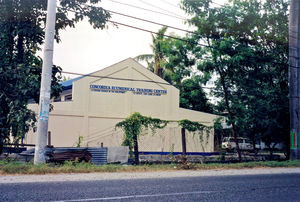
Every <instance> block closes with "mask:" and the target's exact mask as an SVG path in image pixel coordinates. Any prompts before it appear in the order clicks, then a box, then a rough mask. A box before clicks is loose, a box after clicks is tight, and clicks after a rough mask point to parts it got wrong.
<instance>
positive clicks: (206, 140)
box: [25, 58, 217, 152]
mask: <svg viewBox="0 0 300 202" xmlns="http://www.w3.org/2000/svg"><path fill="white" fill-rule="evenodd" d="M62 85H63V87H64V91H63V92H62V94H61V97H60V98H56V99H55V100H54V101H53V102H52V105H53V110H52V111H51V112H50V116H49V131H51V143H52V145H54V146H55V147H71V146H76V145H77V144H78V141H79V137H81V138H80V139H81V143H80V144H81V146H92V147H95V146H102V145H103V146H120V145H121V143H122V140H123V137H124V132H123V131H122V130H120V129H115V125H116V124H117V123H118V122H120V121H122V120H124V119H125V118H126V117H128V116H130V114H132V113H134V112H139V113H141V114H142V115H144V116H151V117H153V118H159V119H162V120H168V121H170V123H169V124H168V126H167V127H166V128H164V129H159V130H157V131H156V133H154V134H153V133H152V132H151V130H149V131H147V130H145V131H144V132H143V135H142V136H141V137H140V139H139V150H140V151H145V152H146V151H149V152H181V151H182V149H181V128H180V127H179V126H178V123H177V121H179V120H183V119H188V120H191V121H197V122H199V123H201V124H204V125H206V126H213V122H214V120H215V119H216V118H217V116H216V115H213V114H208V113H203V112H198V111H193V110H188V109H183V108H180V107H179V90H178V89H176V88H175V87H173V86H172V85H170V84H169V83H168V82H166V81H165V80H163V79H161V78H160V77H158V76H157V75H155V74H154V73H152V72H151V71H149V70H147V69H146V68H145V67H144V66H142V65H141V64H139V63H138V62H136V61H135V60H133V59H131V58H128V59H126V60H123V61H121V62H119V63H117V64H114V65H112V66H109V67H107V68H105V69H102V70H100V71H97V72H94V73H91V74H89V75H85V76H81V77H78V78H76V79H72V80H69V81H66V82H63V83H62ZM29 108H30V109H32V110H34V111H36V112H37V111H38V106H37V104H30V105H29ZM35 136H36V135H35V133H34V132H33V131H30V132H29V133H28V134H27V135H26V138H25V141H26V143H28V144H29V143H30V144H34V143H35V138H36V137H35ZM186 142H187V152H213V150H214V131H213V129H212V130H211V131H210V133H209V134H208V135H207V134H203V135H200V134H198V133H195V134H189V133H187V135H186Z"/></svg>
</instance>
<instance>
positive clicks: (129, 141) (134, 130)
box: [116, 112, 168, 165]
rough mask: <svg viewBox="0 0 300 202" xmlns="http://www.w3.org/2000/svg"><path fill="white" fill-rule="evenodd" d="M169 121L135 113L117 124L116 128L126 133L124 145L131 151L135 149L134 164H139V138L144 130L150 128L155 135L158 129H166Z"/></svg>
mask: <svg viewBox="0 0 300 202" xmlns="http://www.w3.org/2000/svg"><path fill="white" fill-rule="evenodd" d="M167 123H168V121H164V120H160V119H156V118H151V117H146V116H142V115H141V114H140V113H138V112H135V113H133V114H131V115H130V116H129V117H127V118H126V119H125V120H124V121H121V122H119V123H117V124H116V128H121V129H122V130H123V131H124V132H125V135H124V139H123V143H122V145H124V146H128V147H129V150H130V151H132V149H134V162H135V164H136V165H138V164H139V147H138V138H139V136H140V135H141V132H142V130H143V129H147V128H150V129H151V130H152V132H153V133H154V132H155V130H156V129H162V128H164V127H166V125H167Z"/></svg>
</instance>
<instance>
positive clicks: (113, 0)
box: [108, 0, 186, 20]
mask: <svg viewBox="0 0 300 202" xmlns="http://www.w3.org/2000/svg"><path fill="white" fill-rule="evenodd" d="M108 1H111V2H114V3H118V4H121V5H125V6H129V7H133V8H137V9H141V10H145V11H149V12H152V13H157V14H161V15H165V16H169V17H173V18H177V19H180V20H186V19H185V18H181V17H177V16H174V15H170V14H167V13H162V12H159V11H154V10H151V9H146V8H143V7H139V6H135V5H132V4H127V3H122V2H119V1H115V0H108Z"/></svg>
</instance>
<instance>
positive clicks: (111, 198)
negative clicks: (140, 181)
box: [55, 191, 216, 202]
mask: <svg viewBox="0 0 300 202" xmlns="http://www.w3.org/2000/svg"><path fill="white" fill-rule="evenodd" d="M215 192H216V191H194V192H179V193H168V194H146V195H131V196H115V197H105V198H87V199H72V200H61V201H55V202H62V201H65V202H67V201H70V202H71V201H108V200H120V199H130V198H149V197H159V196H178V195H190V194H210V193H215Z"/></svg>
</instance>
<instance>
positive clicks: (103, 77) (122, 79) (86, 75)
mask: <svg viewBox="0 0 300 202" xmlns="http://www.w3.org/2000/svg"><path fill="white" fill-rule="evenodd" d="M61 73H64V74H72V75H77V76H83V77H93V78H100V79H112V80H119V81H137V82H146V83H155V84H161V85H167V86H173V85H172V84H170V83H168V82H167V81H165V82H159V81H152V80H143V79H127V78H119V77H111V76H97V75H92V74H81V73H75V72H66V71H61ZM173 87H174V86H173ZM175 88H176V87H175ZM201 88H206V89H213V88H211V87H201ZM199 89H200V88H199Z"/></svg>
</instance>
